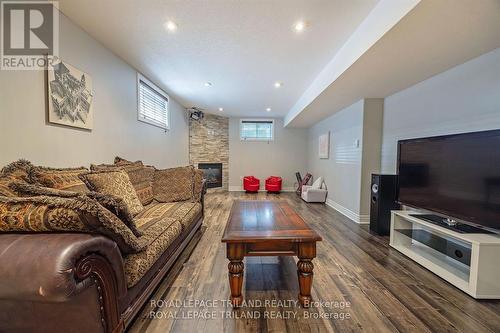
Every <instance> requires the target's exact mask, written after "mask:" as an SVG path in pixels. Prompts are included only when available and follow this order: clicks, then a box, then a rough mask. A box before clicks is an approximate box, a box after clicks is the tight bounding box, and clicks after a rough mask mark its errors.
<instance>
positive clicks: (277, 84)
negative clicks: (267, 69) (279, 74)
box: [274, 81, 283, 88]
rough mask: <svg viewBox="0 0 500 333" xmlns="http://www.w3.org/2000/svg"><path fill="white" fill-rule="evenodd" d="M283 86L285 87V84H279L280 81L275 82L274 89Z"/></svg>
mask: <svg viewBox="0 0 500 333" xmlns="http://www.w3.org/2000/svg"><path fill="white" fill-rule="evenodd" d="M282 86H283V82H279V81H277V82H274V87H275V88H281V87H282Z"/></svg>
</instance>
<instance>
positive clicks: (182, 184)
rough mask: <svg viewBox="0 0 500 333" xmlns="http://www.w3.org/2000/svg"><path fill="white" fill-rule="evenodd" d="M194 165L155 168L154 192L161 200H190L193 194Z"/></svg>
mask: <svg viewBox="0 0 500 333" xmlns="http://www.w3.org/2000/svg"><path fill="white" fill-rule="evenodd" d="M193 175H194V168H193V166H186V167H179V168H171V169H165V170H155V173H154V179H153V193H154V198H155V200H157V201H159V202H175V201H185V200H190V199H191V198H192V196H193Z"/></svg>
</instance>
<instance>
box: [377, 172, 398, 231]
mask: <svg viewBox="0 0 500 333" xmlns="http://www.w3.org/2000/svg"><path fill="white" fill-rule="evenodd" d="M397 177H398V176H397V175H376V174H372V186H371V191H370V230H371V231H373V232H375V233H377V234H379V235H381V236H386V235H389V229H390V226H391V210H394V209H399V207H400V206H399V204H398V203H397V202H396V200H397V186H398V183H397V180H398V178H397Z"/></svg>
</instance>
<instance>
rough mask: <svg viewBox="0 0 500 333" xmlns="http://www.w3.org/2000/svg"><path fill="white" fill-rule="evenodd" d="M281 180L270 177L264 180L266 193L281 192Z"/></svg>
mask: <svg viewBox="0 0 500 333" xmlns="http://www.w3.org/2000/svg"><path fill="white" fill-rule="evenodd" d="M282 182H283V180H282V179H281V177H277V176H271V177H269V178H267V179H266V191H267V192H277V193H279V192H280V191H281V183H282Z"/></svg>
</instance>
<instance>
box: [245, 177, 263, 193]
mask: <svg viewBox="0 0 500 333" xmlns="http://www.w3.org/2000/svg"><path fill="white" fill-rule="evenodd" d="M259 188H260V179H258V178H255V177H254V176H246V177H243V189H244V190H245V191H247V192H259Z"/></svg>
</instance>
